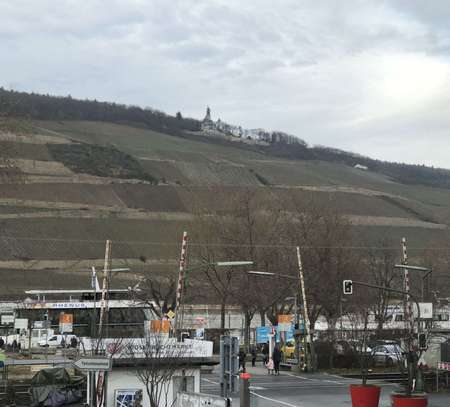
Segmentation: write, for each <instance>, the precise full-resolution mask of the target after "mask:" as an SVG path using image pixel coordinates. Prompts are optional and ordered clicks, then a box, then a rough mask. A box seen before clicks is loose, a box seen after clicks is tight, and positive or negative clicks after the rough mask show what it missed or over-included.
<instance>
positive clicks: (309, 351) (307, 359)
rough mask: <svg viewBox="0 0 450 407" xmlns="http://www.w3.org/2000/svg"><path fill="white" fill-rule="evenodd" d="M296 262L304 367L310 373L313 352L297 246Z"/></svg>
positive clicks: (301, 265) (300, 259)
mask: <svg viewBox="0 0 450 407" xmlns="http://www.w3.org/2000/svg"><path fill="white" fill-rule="evenodd" d="M297 261H298V280H299V283H300V295H301V297H302V299H303V322H304V325H305V335H306V341H305V345H306V346H305V350H304V352H305V365H306V370H307V371H308V372H312V371H313V369H314V367H313V365H314V363H313V357H314V351H313V346H312V343H311V330H310V324H309V314H308V303H307V300H306V293H305V279H304V278H303V264H302V257H301V254H300V247H299V246H297ZM299 365H300V358H299Z"/></svg>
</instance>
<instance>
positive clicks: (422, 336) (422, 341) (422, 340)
mask: <svg viewBox="0 0 450 407" xmlns="http://www.w3.org/2000/svg"><path fill="white" fill-rule="evenodd" d="M418 342H419V349H420V350H427V348H428V345H427V334H426V333H424V332H422V333H419V335H418Z"/></svg>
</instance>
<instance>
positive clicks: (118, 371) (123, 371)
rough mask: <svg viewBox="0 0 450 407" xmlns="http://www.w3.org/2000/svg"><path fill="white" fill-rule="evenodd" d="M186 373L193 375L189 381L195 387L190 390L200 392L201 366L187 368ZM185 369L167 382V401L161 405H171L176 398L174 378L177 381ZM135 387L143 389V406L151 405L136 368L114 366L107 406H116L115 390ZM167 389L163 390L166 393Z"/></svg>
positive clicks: (110, 376) (110, 378)
mask: <svg viewBox="0 0 450 407" xmlns="http://www.w3.org/2000/svg"><path fill="white" fill-rule="evenodd" d="M184 375H185V376H186V377H193V380H192V381H189V383H191V382H192V384H193V389H192V388H191V389H189V388H188V390H189V391H193V392H200V367H193V368H190V369H187V370H185V372H184ZM182 376H183V371H182V370H181V369H180V370H178V371H176V372H175V374H174V376H173V377H172V380H171V381H170V383H168V384H167V386H168V388H167V389H165V390H167V400H166V402H165V403H164V402H162V404H161V406H160V407H166V406H171V405H172V403H173V401H174V398H176V394H174V393H176V392H177V390H178V389H177V388H176V383H175V386H174V379H175V381H177V379H176V378H177V377H182ZM134 389H141V390H142V396H143V400H142V405H143V406H150V400H149V398H148V396H147V391H146V388H145V386H144V384H143V383H142V382H141V381H139V379H138V378H137V376H136V374H135V368H133V367H130V368H113V370H112V371H111V372H110V373H109V376H108V391H107V398H108V400H107V404H106V405H107V406H108V407H116V404H115V393H116V392H115V391H116V390H134ZM164 392H165V391H163V393H164Z"/></svg>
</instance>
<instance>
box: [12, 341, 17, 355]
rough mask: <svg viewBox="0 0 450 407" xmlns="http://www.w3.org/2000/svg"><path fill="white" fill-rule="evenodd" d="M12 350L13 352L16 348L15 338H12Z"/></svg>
mask: <svg viewBox="0 0 450 407" xmlns="http://www.w3.org/2000/svg"><path fill="white" fill-rule="evenodd" d="M12 350H13V352H15V351H16V350H17V340H16V339H14V340H13V343H12Z"/></svg>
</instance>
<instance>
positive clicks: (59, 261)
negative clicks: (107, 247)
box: [0, 121, 450, 294]
mask: <svg viewBox="0 0 450 407" xmlns="http://www.w3.org/2000/svg"><path fill="white" fill-rule="evenodd" d="M31 128H32V130H30V131H29V132H27V133H20V134H15V133H14V132H9V133H5V132H4V133H0V143H3V144H2V145H3V146H5V147H4V149H3V150H2V153H3V155H5V156H7V157H8V158H9V159H10V160H11V161H12V162H13V163H14V164H15V166H16V168H17V169H18V170H19V171H21V173H22V175H23V178H22V179H21V180H20V181H17V180H16V181H12V182H8V183H3V184H1V185H0V279H1V281H2V286H1V287H2V288H1V289H0V290H3V292H5V293H10V294H11V293H15V294H17V292H18V287H19V288H20V285H21V284H22V285H23V288H25V287H27V288H30V287H29V286H42V285H45V286H46V287H49V286H52V287H54V288H61V287H63V286H68V285H69V286H73V287H74V286H83V285H86V284H89V282H88V280H87V279H88V272H87V271H86V270H88V269H89V267H90V265H92V264H99V265H100V264H101V263H102V257H103V251H104V241H105V240H106V239H112V240H113V258H114V262H115V263H117V264H128V265H132V266H133V269H134V270H142V268H148V269H150V270H152V271H154V272H155V273H160V272H163V271H164V272H168V271H169V270H172V271H174V270H176V263H177V257H178V255H179V247H178V246H179V240H180V237H181V233H182V231H183V230H191V229H192V227H193V221H194V214H195V213H196V212H197V211H199V210H201V211H203V212H206V213H208V212H212V211H216V210H226V208H225V207H223V205H224V203H223V200H221V199H220V197H221V196H226V195H229V196H232V195H233V194H234V193H235V192H236V191H238V190H242V189H243V188H250V189H251V191H252V193H253V194H254V195H255V197H256V198H257V199H258V202H259V203H260V208H261V210H268V209H270V208H269V207H268V204H267V202H268V198H269V197H273V196H275V197H276V198H277V199H278V201H279V202H280V204H282V205H283V206H285V207H286V206H287V208H288V209H289V202H290V201H291V199H292V197H293V196H294V197H295V198H296V199H297V200H307V199H310V198H311V196H314V197H315V198H317V199H321V200H323V199H326V200H331V201H333V203H334V204H335V205H336V206H337V207H338V208H339V209H340V210H341V211H342V212H343V213H344V214H346V215H347V216H348V219H349V220H350V222H352V223H353V224H354V225H355V226H354V230H355V233H356V234H357V235H358V236H359V237H360V241H361V244H362V245H366V244H367V245H369V244H372V243H374V242H377V241H378V240H379V239H380V238H382V237H385V236H389V237H392V238H395V239H400V238H401V237H402V236H407V237H408V240H409V241H410V244H411V245H412V246H426V245H432V244H433V242H434V241H435V240H436V239H443V238H444V237H445V236H446V234H447V229H446V228H447V226H446V224H447V223H448V220H449V219H450V218H449V208H450V190H447V189H439V188H431V187H425V186H417V185H403V184H400V183H398V182H394V181H393V180H392V179H389V178H388V177H386V176H384V175H381V174H378V173H374V172H371V171H361V170H358V169H355V168H352V167H349V166H346V165H344V164H338V163H331V162H321V161H301V160H287V159H281V158H277V157H273V156H268V155H265V154H262V153H258V152H256V151H250V150H249V149H248V148H243V147H242V148H241V147H240V146H239V144H236V143H235V144H232V143H229V144H224V143H222V144H221V143H219V144H217V143H211V142H202V141H201V140H202V137H201V136H199V135H197V136H196V137H194V138H192V139H191V138H189V136H188V135H186V136H185V137H175V136H170V135H166V134H162V133H158V132H155V131H151V130H146V129H142V128H135V127H132V126H129V125H118V124H110V123H100V122H86V121H77V122H75V121H74V122H68V121H62V122H56V121H55V122H42V121H41V122H32V127H31ZM205 141H207V140H206V139H205ZM56 143H65V144H68V145H77V143H88V144H98V145H101V146H106V147H108V146H109V147H112V148H114V149H116V150H117V151H120V152H123V153H125V154H126V155H129V157H131V158H132V160H133V161H132V162H133V165H140V168H141V170H142V171H143V173H145V174H148V176H149V177H153V178H154V179H157V180H158V185H151V184H150V182H147V181H146V180H145V179H122V178H119V177H120V174H121V172H120V171H117V172H116V173H115V174H111V175H110V176H102V174H100V175H98V174H89V173H83V171H82V169H77V168H68V167H67V166H66V165H65V164H64V162H61V161H56V159H57V158H55V156H54V154H52V151H55V149H53V150H52V148H51V147H52V146H51V144H56ZM124 157H125V156H124ZM127 157H128V156H127ZM134 160H135V161H134ZM136 163H138V164H136ZM94 165H95V163H94ZM135 168H138V167H135ZM141 170H139V171H141ZM139 171H138V172H137V173H139ZM149 179H152V178H149ZM196 243H197V244H201V243H202V242H196ZM11 270H16V271H15V272H14V273H11ZM33 273H38V274H33ZM36 276H42V278H40V277H36ZM133 279H134V274H133V275H130V277H129V278H128V279H125V280H123V281H121V280H118V283H122V284H123V285H125V286H127V284H130V283H131V282H132V281H134V280H133ZM19 291H20V289H19Z"/></svg>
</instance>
